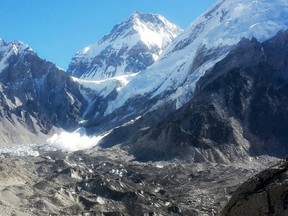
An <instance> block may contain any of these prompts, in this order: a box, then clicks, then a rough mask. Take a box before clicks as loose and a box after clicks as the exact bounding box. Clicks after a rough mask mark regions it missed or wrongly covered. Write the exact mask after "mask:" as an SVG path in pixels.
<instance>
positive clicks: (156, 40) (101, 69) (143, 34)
mask: <svg viewBox="0 0 288 216" xmlns="http://www.w3.org/2000/svg"><path fill="white" fill-rule="evenodd" d="M180 32H182V30H181V29H180V28H179V27H177V26H176V25H174V24H172V23H170V22H169V21H168V20H167V19H165V18H164V17H162V16H160V15H157V14H140V13H138V12H136V13H134V14H133V15H132V16H131V17H130V18H128V19H127V20H125V21H124V22H122V23H120V24H118V25H116V26H115V27H114V28H113V29H112V31H111V33H110V34H108V35H106V36H104V37H103V38H102V39H101V40H100V41H99V42H97V43H95V44H92V45H90V46H88V47H86V48H84V49H83V50H81V51H79V52H78V53H77V54H76V55H75V57H74V58H73V59H72V61H71V63H70V65H69V69H68V72H69V73H71V74H72V75H73V76H75V77H80V78H83V79H93V80H100V79H107V78H111V77H115V76H120V75H125V74H131V73H136V72H139V71H143V70H145V69H146V68H147V67H149V66H150V65H152V64H153V63H154V62H155V61H156V60H157V59H158V57H159V55H160V54H161V53H162V51H163V49H164V48H166V47H167V45H168V44H169V43H170V42H171V41H172V40H173V39H174V38H175V37H176V36H177V35H178V34H179V33H180Z"/></svg>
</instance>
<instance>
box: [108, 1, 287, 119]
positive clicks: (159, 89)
mask: <svg viewBox="0 0 288 216" xmlns="http://www.w3.org/2000/svg"><path fill="white" fill-rule="evenodd" d="M287 26H288V1H287V0H274V1H271V0H255V1H251V0H221V1H218V3H217V4H216V5H215V7H213V8H212V9H211V10H209V11H207V12H206V13H205V14H203V15H202V16H200V17H199V18H197V19H196V20H195V21H194V22H193V23H192V24H191V25H190V27H189V28H188V29H187V30H186V31H184V32H183V33H182V34H180V35H179V36H178V37H176V39H175V40H174V41H173V42H172V43H170V45H168V47H167V48H166V49H165V50H164V52H163V53H162V55H161V56H160V58H159V59H158V61H157V62H155V63H154V64H153V65H152V66H151V67H149V68H148V69H147V70H146V71H143V72H141V73H139V74H138V76H136V77H135V78H134V79H133V80H131V81H130V83H129V84H128V85H126V86H125V87H124V88H123V89H122V91H121V92H120V93H119V95H118V97H117V98H116V100H115V101H112V102H111V103H110V104H109V107H108V109H107V110H106V112H105V114H106V115H108V114H110V113H112V112H113V111H114V110H116V109H117V108H119V107H121V106H123V104H124V103H125V102H126V101H127V100H128V99H129V98H131V97H137V96H139V95H143V96H145V95H148V94H149V95H152V97H156V96H160V97H163V96H164V95H165V94H164V92H165V91H167V90H170V91H171V92H176V91H177V89H178V88H179V87H180V88H181V89H182V90H183V87H181V86H185V85H189V87H190V88H187V89H186V90H185V91H184V92H183V91H181V92H179V91H178V93H181V94H182V102H181V104H183V103H184V102H185V101H186V102H187V100H188V99H189V98H191V97H188V96H191V92H193V91H194V87H195V84H196V82H197V81H198V80H199V78H200V77H201V76H202V75H203V74H204V73H205V70H207V69H209V68H210V67H213V65H214V64H215V63H216V62H217V61H218V60H221V59H222V58H223V57H225V55H226V54H227V53H228V52H229V50H230V49H231V48H232V46H233V45H235V44H237V43H238V42H239V41H240V40H241V39H242V38H243V37H246V38H249V39H251V38H252V37H255V38H257V39H258V40H259V41H260V42H262V41H265V40H267V39H269V38H271V37H273V36H274V35H275V34H276V33H277V32H278V31H280V30H286V29H287ZM200 47H205V49H206V50H207V51H209V50H211V49H213V50H217V49H220V48H224V47H227V49H226V52H222V53H219V54H218V56H215V57H214V58H213V59H211V60H208V61H207V62H206V64H204V65H201V66H200V68H196V69H194V70H193V71H192V64H193V60H194V58H195V57H196V54H197V52H196V51H197V50H198V49H199V48H200ZM229 47H230V48H229ZM216 55H217V52H216ZM216 60H217V61H216ZM204 69H205V70H204ZM185 95H187V98H186V99H185ZM167 97H169V96H167V95H166V96H165V99H166V100H168V98H167ZM170 99H171V100H173V99H175V97H174V96H173V95H172V96H171V95H170ZM183 99H184V100H183ZM179 106H180V105H178V107H179Z"/></svg>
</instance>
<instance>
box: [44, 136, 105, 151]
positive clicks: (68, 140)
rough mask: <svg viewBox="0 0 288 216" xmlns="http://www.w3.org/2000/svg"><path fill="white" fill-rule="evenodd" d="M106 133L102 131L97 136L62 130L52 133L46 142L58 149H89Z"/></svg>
mask: <svg viewBox="0 0 288 216" xmlns="http://www.w3.org/2000/svg"><path fill="white" fill-rule="evenodd" d="M107 135H108V133H104V134H102V135H99V136H92V137H90V136H87V135H85V134H84V135H83V134H81V133H80V132H79V131H75V132H72V133H69V132H62V133H60V134H54V135H53V136H52V137H51V138H49V139H47V143H48V144H49V145H51V146H52V147H55V148H57V149H59V150H63V151H67V152H74V151H79V150H85V149H90V148H92V147H93V146H96V145H97V144H98V143H99V141H101V139H102V138H103V137H105V136H107Z"/></svg>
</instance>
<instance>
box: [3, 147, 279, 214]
mask: <svg viewBox="0 0 288 216" xmlns="http://www.w3.org/2000/svg"><path fill="white" fill-rule="evenodd" d="M19 147H20V148H19ZM276 162H277V160H276V159H275V158H270V157H261V158H257V159H256V158H251V160H250V161H244V162H239V163H235V164H232V165H223V164H212V163H201V164H191V163H190V164H188V163H185V162H183V161H172V162H165V161H161V162H154V163H139V162H137V161H134V160H133V158H132V157H130V156H128V155H127V154H126V152H124V151H122V150H120V149H119V148H118V147H114V148H111V149H109V150H105V149H97V148H94V149H92V150H90V151H88V152H75V153H70V154H68V153H64V152H60V151H56V150H55V149H52V148H50V147H49V146H45V145H44V146H33V145H30V146H29V145H28V146H12V147H11V146H10V147H2V148H1V149H0V176H1V178H0V215H3V216H4V215H5V216H8V215H13V216H16V215H17V216H28V215H87V216H88V215H111V216H112V215H135V216H136V215H137V216H138V215H147V216H148V215H192V216H193V215H201V216H210V215H211V216H212V215H218V214H219V212H220V210H221V209H222V208H223V207H224V205H225V204H226V203H227V201H228V200H229V198H230V197H231V194H232V192H233V191H235V189H236V188H237V186H239V184H241V183H243V182H244V181H245V180H246V179H247V178H249V177H251V176H252V175H254V174H256V173H258V172H259V171H261V170H263V169H264V168H267V167H268V166H270V165H272V164H274V163H276Z"/></svg>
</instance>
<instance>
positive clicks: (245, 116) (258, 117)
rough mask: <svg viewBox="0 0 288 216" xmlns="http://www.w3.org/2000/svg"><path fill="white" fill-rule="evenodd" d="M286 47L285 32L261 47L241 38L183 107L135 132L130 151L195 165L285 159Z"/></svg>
mask: <svg viewBox="0 0 288 216" xmlns="http://www.w3.org/2000/svg"><path fill="white" fill-rule="evenodd" d="M287 43H288V33H287V32H280V33H278V34H277V35H276V36H275V37H274V38H272V39H270V40H268V41H266V42H264V43H259V42H257V40H256V39H252V40H247V39H243V40H242V41H241V42H240V43H239V44H238V45H237V46H236V47H235V49H234V50H233V51H231V52H230V53H229V54H228V56H227V57H226V58H224V59H223V60H222V61H220V62H218V63H217V64H216V65H215V66H214V67H213V69H211V70H210V71H207V72H206V75H205V76H203V77H202V78H201V79H200V81H199V82H198V84H197V87H196V94H195V97H194V98H193V99H192V100H191V101H190V102H189V103H188V104H186V105H185V106H184V107H182V108H180V109H179V110H177V111H176V112H175V113H173V114H172V115H170V116H168V117H167V118H166V119H165V120H164V121H162V122H161V123H159V124H158V125H157V126H152V127H151V128H150V129H146V130H145V131H143V130H139V131H140V132H138V138H136V139H135V140H133V141H132V142H131V143H133V144H132V145H131V146H132V148H131V152H132V153H134V154H135V155H136V156H137V157H138V158H139V159H142V160H149V159H152V160H153V159H159V158H166V159H169V158H171V157H175V156H182V155H183V153H184V154H185V153H187V156H188V157H189V158H190V159H191V160H194V161H197V162H199V161H214V162H224V163H226V162H231V161H234V160H237V159H238V158H243V157H246V156H249V155H254V156H255V155H262V154H269V155H273V156H277V157H284V156H285V155H287V153H288V147H287V141H288V129H287V127H286V126H285V125H287V124H288V113H287V111H286V110H287V107H288V104H287V101H288V100H287V95H288V88H287V74H288V71H287V70H288V67H287V66H288V65H287V61H286V56H287V55H288V52H287V50H288V47H287ZM143 118H145V117H143ZM142 121H143V120H142ZM148 126H149V125H148ZM141 131H142V132H141ZM139 134H140V135H139Z"/></svg>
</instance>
